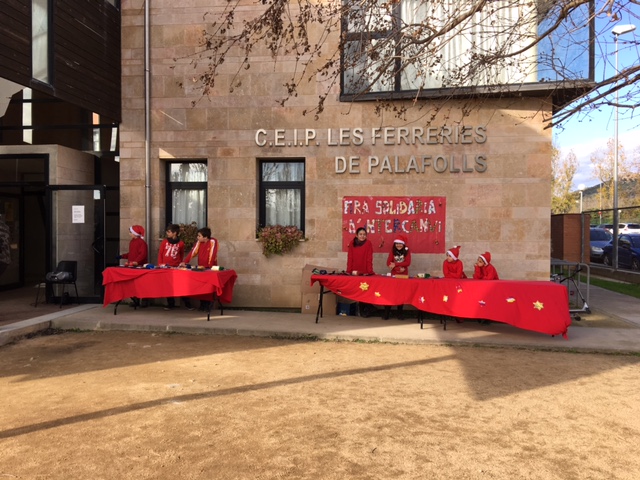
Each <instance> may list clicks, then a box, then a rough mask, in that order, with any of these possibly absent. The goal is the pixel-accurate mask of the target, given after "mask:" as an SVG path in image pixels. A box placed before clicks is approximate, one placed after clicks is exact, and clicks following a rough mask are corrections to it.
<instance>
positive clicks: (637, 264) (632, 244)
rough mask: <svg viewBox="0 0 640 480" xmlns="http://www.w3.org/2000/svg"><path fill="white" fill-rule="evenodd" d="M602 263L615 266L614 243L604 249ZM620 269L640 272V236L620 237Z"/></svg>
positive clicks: (626, 234)
mask: <svg viewBox="0 0 640 480" xmlns="http://www.w3.org/2000/svg"><path fill="white" fill-rule="evenodd" d="M603 250H604V255H603V257H602V261H603V262H604V264H605V265H609V266H611V265H613V242H611V243H609V244H608V245H606V246H605V247H604V248H603ZM618 267H620V268H630V269H631V270H635V271H640V234H638V233H623V234H622V235H620V236H619V237H618Z"/></svg>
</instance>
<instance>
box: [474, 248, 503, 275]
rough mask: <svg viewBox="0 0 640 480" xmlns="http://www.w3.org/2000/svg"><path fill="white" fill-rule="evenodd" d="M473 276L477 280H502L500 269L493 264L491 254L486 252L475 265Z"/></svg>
mask: <svg viewBox="0 0 640 480" xmlns="http://www.w3.org/2000/svg"><path fill="white" fill-rule="evenodd" d="M473 278H474V279H476V280H500V278H499V277H498V271H497V270H496V268H495V267H494V266H493V265H491V254H490V253H489V252H484V253H483V254H482V255H480V256H478V261H477V262H476V264H475V265H474V272H473Z"/></svg>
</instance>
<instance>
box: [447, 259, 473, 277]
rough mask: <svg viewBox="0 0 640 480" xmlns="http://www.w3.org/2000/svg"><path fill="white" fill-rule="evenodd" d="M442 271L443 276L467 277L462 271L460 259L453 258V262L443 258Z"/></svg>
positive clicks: (462, 266)
mask: <svg viewBox="0 0 640 480" xmlns="http://www.w3.org/2000/svg"><path fill="white" fill-rule="evenodd" d="M442 273H443V274H444V278H467V276H466V275H465V273H464V265H463V264H462V260H455V261H453V262H450V261H448V260H445V261H444V263H443V264H442Z"/></svg>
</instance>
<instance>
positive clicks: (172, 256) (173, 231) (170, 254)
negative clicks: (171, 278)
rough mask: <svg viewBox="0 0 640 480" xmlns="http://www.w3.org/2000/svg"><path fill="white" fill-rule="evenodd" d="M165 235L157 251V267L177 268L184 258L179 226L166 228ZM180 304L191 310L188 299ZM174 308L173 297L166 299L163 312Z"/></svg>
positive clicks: (184, 299) (173, 224) (173, 225)
mask: <svg viewBox="0 0 640 480" xmlns="http://www.w3.org/2000/svg"><path fill="white" fill-rule="evenodd" d="M165 234H166V235H167V236H166V238H165V239H164V240H162V243H161V244H160V249H159V250H158V266H159V267H177V266H179V265H180V261H181V260H182V257H184V242H183V241H182V240H180V225H177V224H175V223H172V224H171V225H169V226H167V230H166V232H165ZM182 303H183V304H184V306H185V307H186V308H187V309H189V310H193V307H192V306H191V302H190V301H189V299H188V298H186V297H185V298H183V299H182ZM175 306H176V299H175V298H174V297H167V306H166V307H164V309H165V310H172V309H174V308H175Z"/></svg>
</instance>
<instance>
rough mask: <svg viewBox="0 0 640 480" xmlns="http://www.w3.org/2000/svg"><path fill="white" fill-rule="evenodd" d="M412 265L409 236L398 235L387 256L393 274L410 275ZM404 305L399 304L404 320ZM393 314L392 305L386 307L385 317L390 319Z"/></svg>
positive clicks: (401, 318)
mask: <svg viewBox="0 0 640 480" xmlns="http://www.w3.org/2000/svg"><path fill="white" fill-rule="evenodd" d="M410 265H411V252H410V251H409V247H408V246H407V237H405V236H404V235H396V238H395V240H394V241H393V247H391V251H390V252H389V256H388V257H387V267H389V268H390V269H391V275H407V276H408V275H409V266H410ZM403 310H404V305H398V320H404V313H403ZM390 314H391V306H388V305H387V306H385V307H384V316H383V317H382V318H384V319H385V320H388V319H389V315H390Z"/></svg>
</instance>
